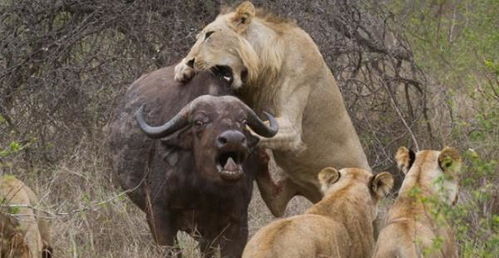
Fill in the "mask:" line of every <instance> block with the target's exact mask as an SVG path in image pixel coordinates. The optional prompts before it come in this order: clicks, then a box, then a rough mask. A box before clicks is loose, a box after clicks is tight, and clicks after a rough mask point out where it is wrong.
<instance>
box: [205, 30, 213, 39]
mask: <svg viewBox="0 0 499 258" xmlns="http://www.w3.org/2000/svg"><path fill="white" fill-rule="evenodd" d="M213 32H214V31H208V32H206V34H204V39H205V40H207V39H208V38H209V37H210V36H211V34H213Z"/></svg>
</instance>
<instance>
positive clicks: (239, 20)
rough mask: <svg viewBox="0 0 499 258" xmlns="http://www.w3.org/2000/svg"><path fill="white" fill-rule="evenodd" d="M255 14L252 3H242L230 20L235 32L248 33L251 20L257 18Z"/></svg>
mask: <svg viewBox="0 0 499 258" xmlns="http://www.w3.org/2000/svg"><path fill="white" fill-rule="evenodd" d="M255 13H256V11H255V6H254V5H253V4H252V3H251V2H249V1H245V2H242V3H241V4H240V5H239V6H238V7H237V8H236V11H235V12H234V15H233V16H232V17H231V18H230V21H231V22H232V26H233V27H234V29H235V31H236V32H238V33H242V32H244V31H246V29H247V28H248V26H249V24H250V23H251V19H253V17H255Z"/></svg>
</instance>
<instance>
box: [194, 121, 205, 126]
mask: <svg viewBox="0 0 499 258" xmlns="http://www.w3.org/2000/svg"><path fill="white" fill-rule="evenodd" d="M194 125H195V126H203V125H204V121H203V120H196V121H194Z"/></svg>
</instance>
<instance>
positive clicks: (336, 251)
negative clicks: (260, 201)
mask: <svg viewBox="0 0 499 258" xmlns="http://www.w3.org/2000/svg"><path fill="white" fill-rule="evenodd" d="M319 180H320V181H321V186H322V188H323V189H325V196H324V199H322V200H321V201H320V202H318V203H317V204H315V205H314V206H312V207H311V208H310V209H308V210H307V211H306V212H305V214H303V215H298V216H294V217H290V218H285V219H280V220H277V221H275V222H273V223H271V224H269V225H267V226H265V227H263V228H261V229H260V230H259V231H258V232H257V233H256V234H255V235H254V236H253V237H252V238H251V240H250V241H249V242H248V244H247V245H246V248H245V249H244V253H243V257H247V258H250V257H251V258H279V257H283V258H284V257H286V258H294V257H296V258H298V257H352V258H357V257H370V255H371V252H372V250H373V248H374V236H373V226H372V223H373V221H374V219H375V218H376V213H377V210H376V207H377V202H378V200H379V199H380V198H382V197H384V196H385V194H384V192H383V191H377V190H379V189H386V188H387V189H391V187H392V186H393V178H392V176H391V175H390V174H389V173H387V172H383V173H380V174H378V175H376V176H373V175H372V174H371V172H370V171H367V170H364V169H359V168H345V169H342V170H340V171H337V170H335V169H333V168H326V169H324V170H322V171H321V172H320V173H319ZM374 185H376V187H374Z"/></svg>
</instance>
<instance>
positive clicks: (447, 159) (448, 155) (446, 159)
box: [438, 147, 463, 174]
mask: <svg viewBox="0 0 499 258" xmlns="http://www.w3.org/2000/svg"><path fill="white" fill-rule="evenodd" d="M462 163H463V162H462V160H461V156H460V155H459V153H458V152H457V151H456V150H455V149H454V148H451V147H445V148H444V149H443V150H442V152H440V155H439V156H438V165H439V166H440V168H441V169H442V170H443V171H444V173H452V174H456V173H459V172H460V171H461V167H462Z"/></svg>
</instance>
